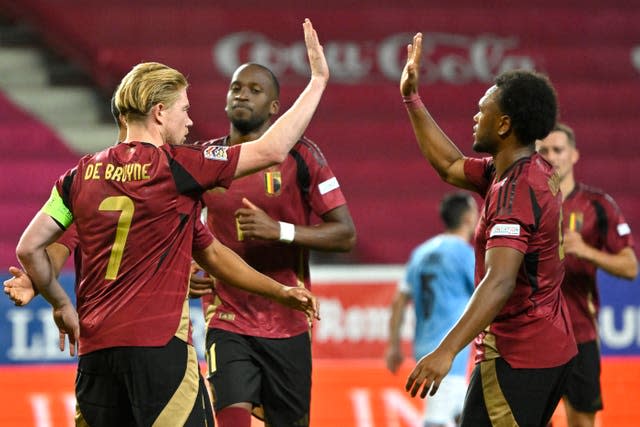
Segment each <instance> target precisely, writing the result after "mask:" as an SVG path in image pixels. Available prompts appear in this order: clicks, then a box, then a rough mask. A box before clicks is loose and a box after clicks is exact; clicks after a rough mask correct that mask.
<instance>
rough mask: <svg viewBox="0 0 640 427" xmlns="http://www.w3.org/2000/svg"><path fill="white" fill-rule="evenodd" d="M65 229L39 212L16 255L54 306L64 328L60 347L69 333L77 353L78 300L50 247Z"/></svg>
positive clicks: (70, 347)
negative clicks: (60, 277)
mask: <svg viewBox="0 0 640 427" xmlns="http://www.w3.org/2000/svg"><path fill="white" fill-rule="evenodd" d="M62 231H63V230H62V229H60V227H59V226H58V224H57V223H56V222H55V221H54V220H53V218H51V217H50V216H49V215H47V214H45V213H43V212H38V213H37V214H36V216H35V217H34V218H33V220H32V221H31V223H30V224H29V226H28V227H27V229H26V230H25V231H24V233H23V234H22V237H20V241H19V242H18V246H17V248H16V255H17V256H18V259H19V260H20V263H21V264H22V266H23V268H24V271H25V272H26V273H27V274H28V275H29V277H30V278H31V280H32V281H33V283H34V284H35V285H36V287H37V289H38V291H39V292H40V293H41V294H42V296H43V297H44V298H45V299H46V300H47V301H48V302H49V303H50V304H51V305H52V306H53V318H54V321H55V322H56V325H58V329H59V330H60V350H64V337H65V335H68V336H69V353H70V354H71V356H74V355H75V350H76V342H77V340H78V337H79V336H80V323H79V321H78V313H77V312H76V310H75V306H74V304H73V303H72V302H71V299H70V298H69V296H68V295H67V293H66V292H65V291H64V289H63V288H62V286H61V285H60V283H58V280H57V279H56V274H55V271H54V268H53V266H52V265H51V260H50V259H49V256H48V255H47V251H46V248H47V246H48V245H50V244H51V243H53V242H54V241H55V240H56V239H57V238H58V237H60V236H61V235H62Z"/></svg>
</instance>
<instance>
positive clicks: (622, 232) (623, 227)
mask: <svg viewBox="0 0 640 427" xmlns="http://www.w3.org/2000/svg"><path fill="white" fill-rule="evenodd" d="M617 228H618V236H626V235H627V234H629V233H631V227H629V224H627V223H626V222H624V223H622V224H618V227H617Z"/></svg>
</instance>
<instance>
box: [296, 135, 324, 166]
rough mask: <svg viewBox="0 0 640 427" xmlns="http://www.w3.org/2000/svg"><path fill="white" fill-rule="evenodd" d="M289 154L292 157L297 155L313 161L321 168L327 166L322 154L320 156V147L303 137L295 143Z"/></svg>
mask: <svg viewBox="0 0 640 427" xmlns="http://www.w3.org/2000/svg"><path fill="white" fill-rule="evenodd" d="M289 153H290V154H291V155H293V156H294V157H295V156H296V155H299V156H301V157H302V158H304V159H313V160H314V161H315V162H316V163H318V164H319V165H321V166H325V165H326V164H327V160H326V159H325V157H324V154H322V151H321V150H320V147H318V145H317V144H316V143H315V142H313V141H311V140H310V139H309V138H307V137H305V136H303V137H302V138H300V139H299V140H298V142H296V144H295V145H294V146H293V148H292V149H291V151H290V152H289Z"/></svg>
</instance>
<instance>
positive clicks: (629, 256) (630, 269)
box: [580, 245, 638, 280]
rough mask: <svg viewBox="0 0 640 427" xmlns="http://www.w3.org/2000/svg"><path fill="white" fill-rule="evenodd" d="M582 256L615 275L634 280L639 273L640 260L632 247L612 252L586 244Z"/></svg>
mask: <svg viewBox="0 0 640 427" xmlns="http://www.w3.org/2000/svg"><path fill="white" fill-rule="evenodd" d="M580 257H581V258H583V259H585V260H587V261H589V262H591V263H593V264H594V265H595V266H596V267H598V268H600V269H602V270H604V271H606V272H607V273H609V274H613V275H614V276H618V277H622V278H624V279H628V280H633V279H635V278H636V276H637V275H638V260H637V258H636V256H635V253H634V252H633V249H631V248H624V249H623V250H622V251H620V252H618V253H617V254H610V253H608V252H604V251H600V250H598V249H596V248H594V247H591V246H587V245H585V250H584V253H583V254H582V255H581V256H580Z"/></svg>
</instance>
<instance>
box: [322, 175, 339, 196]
mask: <svg viewBox="0 0 640 427" xmlns="http://www.w3.org/2000/svg"><path fill="white" fill-rule="evenodd" d="M336 188H340V184H338V180H337V179H336V177H335V176H334V177H333V178H329V179H328V180H326V181H323V182H321V183H320V184H318V191H320V194H321V195H323V196H324V195H325V194H327V193H328V192H329V191H332V190H335V189H336Z"/></svg>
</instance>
